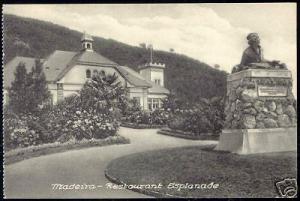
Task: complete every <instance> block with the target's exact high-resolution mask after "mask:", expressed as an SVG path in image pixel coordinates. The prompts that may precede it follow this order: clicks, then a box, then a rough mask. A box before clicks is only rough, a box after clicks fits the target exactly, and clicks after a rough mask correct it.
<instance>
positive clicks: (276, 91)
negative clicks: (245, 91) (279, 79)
mask: <svg viewBox="0 0 300 201" xmlns="http://www.w3.org/2000/svg"><path fill="white" fill-rule="evenodd" d="M257 89H258V96H276V97H277V96H279V97H280V96H287V88H286V87H268V86H258V88H257Z"/></svg>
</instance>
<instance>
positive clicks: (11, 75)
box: [3, 56, 35, 88]
mask: <svg viewBox="0 0 300 201" xmlns="http://www.w3.org/2000/svg"><path fill="white" fill-rule="evenodd" d="M20 62H23V63H24V64H25V68H26V70H27V72H30V71H31V69H32V67H33V66H35V58H32V57H20V56H16V57H14V58H13V59H12V60H11V61H10V62H8V63H7V64H6V65H5V66H4V69H3V75H4V76H3V77H4V79H3V82H4V83H3V84H4V88H9V87H11V83H12V81H13V80H14V79H15V71H16V69H17V66H18V65H19V63H20Z"/></svg>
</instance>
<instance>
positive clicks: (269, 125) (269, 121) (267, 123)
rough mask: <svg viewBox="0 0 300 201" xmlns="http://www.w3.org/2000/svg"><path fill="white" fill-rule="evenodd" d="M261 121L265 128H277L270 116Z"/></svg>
mask: <svg viewBox="0 0 300 201" xmlns="http://www.w3.org/2000/svg"><path fill="white" fill-rule="evenodd" d="M263 123H264V125H265V128H277V127H278V124H277V122H276V121H275V120H274V119H271V118H265V119H264V120H263Z"/></svg>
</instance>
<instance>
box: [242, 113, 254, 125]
mask: <svg viewBox="0 0 300 201" xmlns="http://www.w3.org/2000/svg"><path fill="white" fill-rule="evenodd" d="M243 126H244V127H245V128H255V126H256V120H255V116H254V115H250V114H245V115H244V117H243Z"/></svg>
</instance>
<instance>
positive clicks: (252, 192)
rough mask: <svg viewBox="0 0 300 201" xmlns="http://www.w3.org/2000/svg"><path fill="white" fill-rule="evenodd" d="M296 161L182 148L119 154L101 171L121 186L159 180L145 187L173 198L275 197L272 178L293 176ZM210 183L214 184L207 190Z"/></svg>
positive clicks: (276, 155)
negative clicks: (157, 186)
mask: <svg viewBox="0 0 300 201" xmlns="http://www.w3.org/2000/svg"><path fill="white" fill-rule="evenodd" d="M296 161H297V154H296V152H282V153H269V154H255V155H237V154H232V153H227V152H217V151H211V150H207V149H206V150H204V149H202V148H201V147H184V148H173V149H165V150H158V151H151V152H143V153H137V154H133V155H128V156H124V157H121V158H118V159H116V160H114V161H112V162H111V163H110V164H109V165H108V167H107V170H106V173H107V175H110V176H112V177H114V178H116V179H118V180H119V181H122V182H124V183H126V184H135V185H136V184H140V185H144V184H159V183H161V184H162V187H161V188H156V189H151V191H155V192H159V193H162V194H166V193H167V194H171V195H175V196H179V197H222V198H224V197H276V196H278V193H277V190H276V188H275V182H276V181H280V180H282V179H283V178H287V177H293V178H295V177H296V176H297V167H296V166H297V163H296ZM211 182H213V183H214V184H217V185H219V186H217V185H215V187H216V186H217V187H216V188H211V189H208V185H207V184H210V183H211ZM171 183H176V184H186V183H188V184H189V185H190V184H194V187H193V186H191V185H190V187H191V189H188V188H181V189H179V188H174V187H176V186H175V185H173V184H171ZM170 184H171V185H170ZM195 184H197V185H195ZM198 184H200V185H198ZM201 184H206V187H205V186H204V185H201ZM168 185H169V188H168ZM199 186H200V187H201V188H200V187H199ZM172 187H173V188H172ZM177 187H178V186H177Z"/></svg>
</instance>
